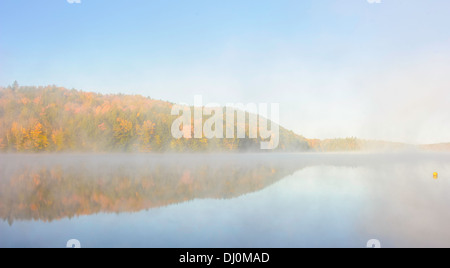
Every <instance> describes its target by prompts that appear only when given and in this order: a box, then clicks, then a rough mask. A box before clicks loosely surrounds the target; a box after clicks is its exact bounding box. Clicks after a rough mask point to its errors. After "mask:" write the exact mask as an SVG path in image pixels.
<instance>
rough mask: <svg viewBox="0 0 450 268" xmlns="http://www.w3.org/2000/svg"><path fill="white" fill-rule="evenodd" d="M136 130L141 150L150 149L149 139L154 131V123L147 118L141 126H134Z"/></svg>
mask: <svg viewBox="0 0 450 268" xmlns="http://www.w3.org/2000/svg"><path fill="white" fill-rule="evenodd" d="M136 132H137V134H138V136H139V142H140V147H141V149H142V150H143V151H150V150H151V149H152V148H151V145H150V141H151V139H152V136H153V134H154V132H155V123H153V122H151V121H149V120H147V121H145V122H144V123H143V124H142V126H139V125H137V126H136Z"/></svg>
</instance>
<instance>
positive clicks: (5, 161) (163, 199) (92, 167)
mask: <svg viewBox="0 0 450 268" xmlns="http://www.w3.org/2000/svg"><path fill="white" fill-rule="evenodd" d="M0 166H1V171H2V179H1V180H0V201H1V202H0V217H1V218H2V219H4V220H7V221H8V222H9V224H12V223H13V222H14V221H15V220H42V221H52V220H55V219H61V218H64V217H69V218H71V217H74V216H80V215H89V214H94V213H99V212H114V213H120V212H133V211H140V210H144V209H150V208H155V207H161V206H167V205H170V204H174V203H181V202H185V201H188V200H193V199H198V198H199V199H204V198H213V199H228V198H233V197H237V196H240V195H243V194H246V193H250V192H254V191H258V190H261V189H263V188H265V187H267V186H268V185H271V184H272V183H274V182H276V181H278V180H280V179H281V178H283V177H285V176H286V175H288V174H290V173H292V172H294V171H295V170H298V169H300V168H302V165H301V164H300V163H298V162H293V161H283V157H280V158H278V159H277V158H275V159H273V158H265V157H263V156H261V155H250V156H246V157H243V156H234V157H230V156H229V155H209V156H206V157H205V156H199V155H197V156H195V155H190V156H187V155H171V156H164V155H132V156H129V155H100V156H99V155H96V156H92V155H91V156H89V155H79V156H44V157H38V156H30V155H22V156H3V157H2V161H1V164H0Z"/></svg>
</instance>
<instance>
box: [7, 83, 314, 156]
mask: <svg viewBox="0 0 450 268" xmlns="http://www.w3.org/2000/svg"><path fill="white" fill-rule="evenodd" d="M172 105H173V104H172V103H169V102H166V101H160V100H154V99H151V98H148V97H143V96H139V95H133V96H131V95H101V94H96V93H91V92H83V91H77V90H68V89H65V88H61V87H56V86H47V87H19V86H18V85H17V84H14V85H12V86H9V87H6V88H3V87H0V151H3V152H61V151H76V152H166V151H174V152H182V151H190V152H192V151H193V152H195V151H245V150H252V151H253V150H255V151H257V150H259V147H260V141H261V140H259V139H249V138H246V139H237V138H235V139H206V138H203V139H184V138H182V139H179V140H177V139H174V138H173V137H172V135H171V126H172V122H173V120H174V119H175V118H176V116H171V108H172ZM247 133H248V125H247ZM247 137H248V135H247ZM308 149H309V146H308V142H307V141H306V139H305V138H303V137H301V136H298V135H296V134H294V133H293V132H291V131H287V130H286V129H284V128H280V143H279V147H278V149H277V150H283V151H305V150H308Z"/></svg>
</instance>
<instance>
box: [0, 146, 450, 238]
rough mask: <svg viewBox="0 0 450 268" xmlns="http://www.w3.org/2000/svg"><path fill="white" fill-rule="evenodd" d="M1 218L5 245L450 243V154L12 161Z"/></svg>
mask: <svg viewBox="0 0 450 268" xmlns="http://www.w3.org/2000/svg"><path fill="white" fill-rule="evenodd" d="M433 172H439V178H438V179H434V178H433ZM0 219H1V220H0V247H65V245H66V242H67V241H68V240H69V239H73V238H75V239H78V240H79V241H80V242H81V244H82V247H365V246H366V243H367V241H368V240H369V239H378V240H380V241H381V243H382V246H383V247H450V228H449V226H450V154H418V153H417V154H239V155H238V154H223V155H220V154H219V155H145V154H137V155H125V154H124V155H121V154H116V155H0Z"/></svg>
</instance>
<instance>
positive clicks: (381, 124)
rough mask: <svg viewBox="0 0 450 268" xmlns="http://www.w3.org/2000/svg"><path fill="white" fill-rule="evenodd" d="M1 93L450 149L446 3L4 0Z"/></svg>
mask: <svg viewBox="0 0 450 268" xmlns="http://www.w3.org/2000/svg"><path fill="white" fill-rule="evenodd" d="M0 11H1V16H0V85H8V84H11V83H12V82H13V81H14V80H18V81H19V83H20V84H22V85H47V84H56V85H59V86H64V87H68V88H77V89H82V90H86V91H96V92H101V93H119V92H120V93H126V94H142V95H145V96H150V97H153V98H156V99H164V100H170V101H174V102H187V103H193V101H194V95H196V94H202V95H203V98H204V100H205V101H206V102H217V103H221V104H225V103H227V102H244V103H248V102H279V103H280V108H281V111H280V116H281V123H282V125H284V126H286V127H287V128H289V129H293V130H294V131H295V132H297V133H299V134H302V135H305V136H306V137H309V138H314V137H317V138H334V137H346V136H358V137H361V138H370V139H385V140H393V141H407V142H412V143H430V142H444V141H447V142H448V141H450V124H449V123H448V122H450V109H449V108H448V104H449V103H450V75H448V74H449V73H450V16H448V14H450V1H448V0H427V1H425V0H383V1H382V3H381V4H369V3H368V2H367V0H309V1H299V0H292V1H286V0H281V1H280V0H277V1H275V0H271V1H268V0H259V1H254V0H239V1H237V0H226V1H225V0H201V1H200V0H189V1H185V0H145V1H143V0H134V1H118V0H110V1H106V0H82V2H81V4H69V3H67V1H66V0H33V1H30V0H1V1H0Z"/></svg>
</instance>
